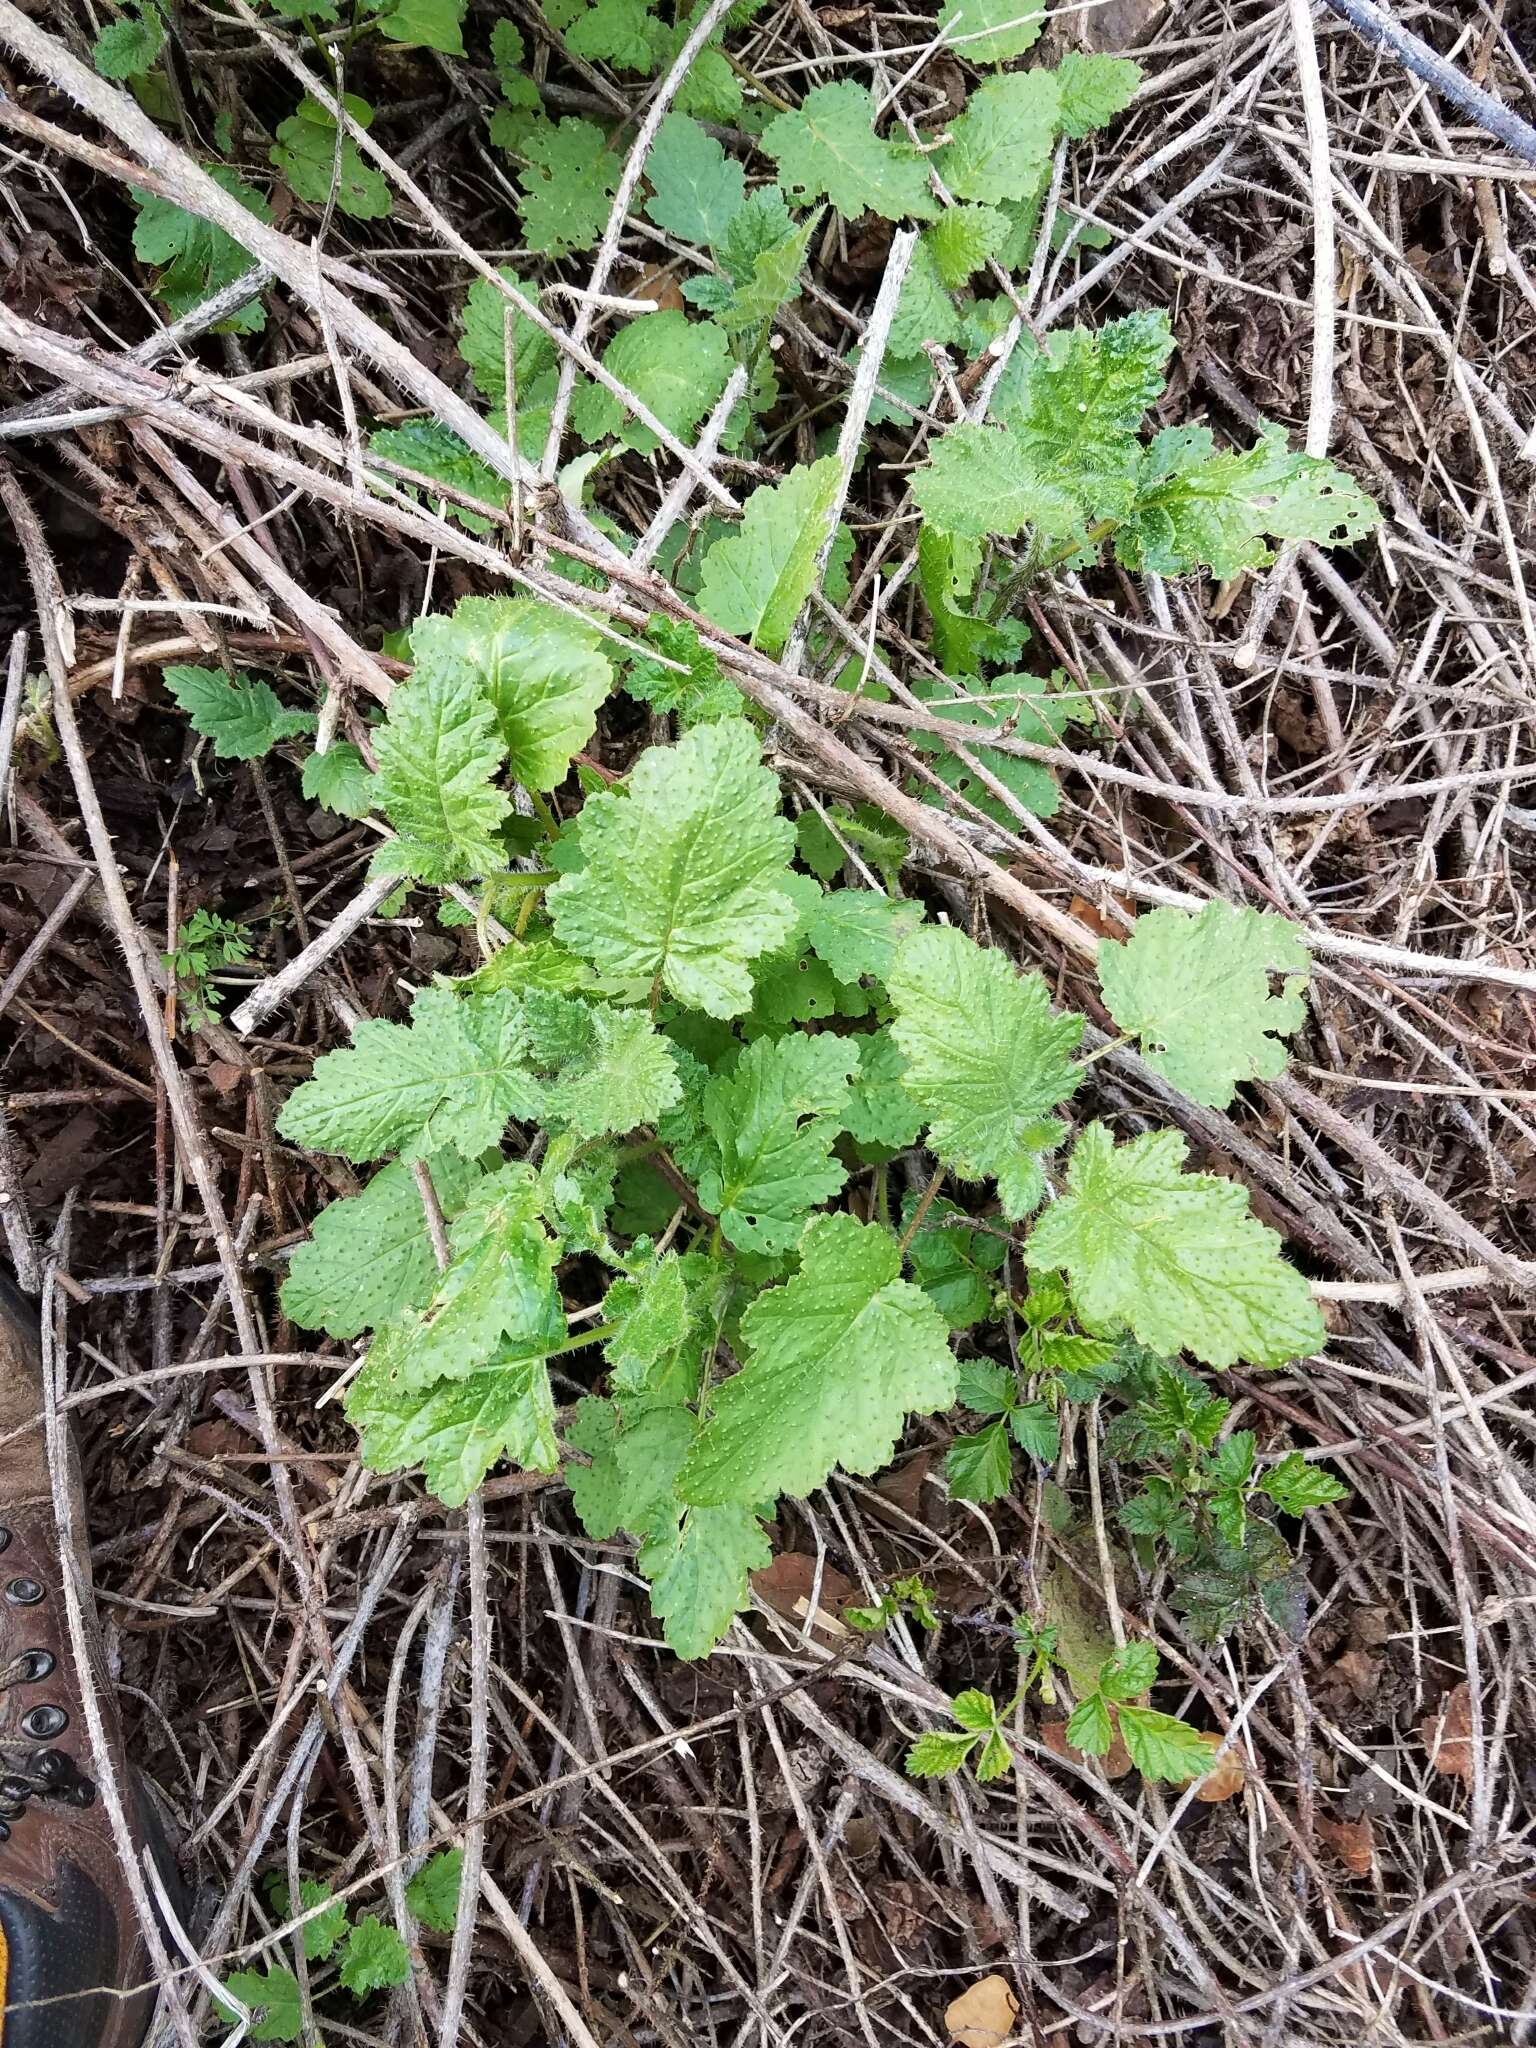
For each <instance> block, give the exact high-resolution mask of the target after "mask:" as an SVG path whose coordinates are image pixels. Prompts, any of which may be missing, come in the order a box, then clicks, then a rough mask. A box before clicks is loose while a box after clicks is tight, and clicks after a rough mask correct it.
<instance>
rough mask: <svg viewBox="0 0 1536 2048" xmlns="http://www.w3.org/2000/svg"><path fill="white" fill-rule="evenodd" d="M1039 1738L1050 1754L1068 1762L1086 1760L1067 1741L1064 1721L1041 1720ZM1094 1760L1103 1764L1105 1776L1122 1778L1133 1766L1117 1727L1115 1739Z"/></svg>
mask: <svg viewBox="0 0 1536 2048" xmlns="http://www.w3.org/2000/svg"><path fill="white" fill-rule="evenodd" d="M1040 1740H1041V1741H1042V1742H1043V1743H1044V1744H1045V1746H1046V1748H1047V1749H1048V1750H1049V1751H1050V1752H1051V1754H1052V1756H1059V1757H1064V1758H1065V1759H1066V1760H1067V1761H1068V1762H1069V1763H1074V1764H1081V1763H1086V1762H1087V1758H1086V1756H1085V1755H1084V1754H1083V1752H1082V1750H1080V1749H1074V1748H1073V1747H1072V1745H1071V1743H1070V1742H1068V1740H1067V1724H1066V1722H1065V1721H1042V1722H1041V1723H1040ZM1095 1761H1096V1762H1097V1763H1099V1764H1101V1765H1102V1766H1103V1770H1104V1775H1105V1777H1106V1778H1123V1777H1125V1775H1126V1774H1127V1772H1129V1771H1131V1770H1133V1769H1134V1768H1135V1766H1134V1765H1133V1764H1132V1762H1131V1753H1130V1751H1129V1750H1128V1749H1127V1748H1126V1746H1125V1744H1124V1743H1123V1742H1122V1741H1121V1740H1120V1731H1119V1729H1118V1728H1117V1729H1116V1730H1115V1739H1114V1741H1113V1742H1112V1743H1111V1744H1110V1745H1109V1749H1108V1751H1107V1752H1106V1754H1105V1755H1103V1756H1101V1757H1098V1758H1096V1759H1095Z"/></svg>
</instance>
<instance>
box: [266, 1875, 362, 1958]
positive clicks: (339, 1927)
mask: <svg viewBox="0 0 1536 2048" xmlns="http://www.w3.org/2000/svg"><path fill="white" fill-rule="evenodd" d="M268 1882H269V1883H270V1884H271V1886H272V1904H273V1906H274V1907H275V1909H276V1910H277V1911H278V1912H279V1913H281V1914H282V1916H283V1918H284V1919H293V1918H295V1917H297V1915H298V1914H299V1913H307V1912H308V1911H309V1910H310V1908H311V1907H312V1906H324V1907H325V1911H324V1912H323V1913H317V1914H316V1915H315V1917H314V1919H313V1920H306V1921H305V1922H304V1927H303V1934H302V1939H303V1942H304V1954H305V1958H306V1959H307V1960H308V1961H309V1962H311V1963H323V1962H324V1961H325V1959H326V1958H327V1956H329V1955H330V1953H331V1951H332V1950H333V1949H334V1948H335V1946H336V1944H337V1943H338V1942H339V1941H340V1940H341V1938H342V1936H343V1935H344V1934H345V1933H346V1931H347V1902H346V1900H345V1899H332V1898H331V1888H330V1886H329V1885H328V1884H316V1883H314V1882H313V1881H312V1880H311V1879H309V1878H307V1877H301V1878H300V1879H299V1903H298V1905H297V1906H296V1907H295V1906H294V1905H293V1904H292V1903H291V1899H292V1894H291V1893H290V1892H289V1890H288V1884H287V1880H286V1879H285V1878H281V1877H278V1878H275V1879H269V1880H268Z"/></svg>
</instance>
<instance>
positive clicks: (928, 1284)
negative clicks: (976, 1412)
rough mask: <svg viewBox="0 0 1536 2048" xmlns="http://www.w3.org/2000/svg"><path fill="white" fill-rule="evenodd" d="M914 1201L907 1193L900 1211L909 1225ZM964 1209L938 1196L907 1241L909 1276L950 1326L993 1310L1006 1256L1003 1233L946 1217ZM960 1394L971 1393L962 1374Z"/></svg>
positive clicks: (969, 1322) (963, 1396)
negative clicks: (969, 1226) (998, 1234)
mask: <svg viewBox="0 0 1536 2048" xmlns="http://www.w3.org/2000/svg"><path fill="white" fill-rule="evenodd" d="M916 1207H917V1197H916V1196H915V1195H913V1196H909V1197H908V1199H907V1201H906V1203H905V1204H904V1206H903V1212H902V1221H903V1223H904V1224H906V1225H907V1226H910V1224H911V1220H912V1216H913V1213H914V1212H915V1210H916ZM964 1215H965V1212H964V1210H962V1209H958V1208H956V1206H955V1204H954V1203H953V1202H947V1201H945V1200H944V1199H943V1197H942V1196H941V1197H940V1198H939V1199H938V1200H937V1201H935V1202H932V1203H930V1205H929V1208H928V1214H927V1216H926V1217H925V1218H924V1220H923V1222H922V1224H921V1225H920V1226H919V1228H918V1232H917V1235H916V1236H915V1237H914V1238H913V1240H912V1242H911V1244H910V1245H909V1246H908V1247H907V1258H908V1260H909V1261H910V1263H911V1267H912V1277H913V1278H914V1279H915V1280H916V1281H917V1283H918V1285H919V1286H920V1287H921V1288H922V1290H923V1292H924V1293H925V1294H927V1295H929V1296H930V1297H931V1298H932V1299H933V1301H934V1302H936V1303H937V1305H938V1308H939V1312H940V1314H941V1315H942V1316H943V1317H944V1320H945V1321H946V1322H947V1323H948V1324H949V1327H950V1328H951V1329H952V1330H968V1329H969V1328H970V1327H971V1325H972V1324H973V1323H979V1322H981V1321H982V1320H983V1318H984V1317H986V1316H989V1315H990V1314H991V1313H992V1298H993V1296H994V1295H995V1294H996V1292H997V1286H998V1282H997V1279H996V1277H995V1276H996V1274H997V1272H998V1269H999V1268H1000V1267H1001V1265H1002V1263H1003V1261H1004V1259H1005V1258H1007V1256H1008V1246H1007V1244H1006V1242H1005V1241H1004V1240H1003V1239H1002V1238H1000V1237H995V1236H993V1235H992V1234H991V1233H990V1232H986V1231H980V1230H967V1229H965V1228H963V1227H961V1225H960V1224H959V1223H954V1224H950V1223H949V1222H948V1219H949V1218H951V1217H955V1218H963V1217H964ZM946 1226H947V1227H946ZM964 1370H965V1369H964V1368H962V1373H963V1372H964ZM960 1397H961V1399H962V1400H967V1399H968V1398H969V1397H968V1396H967V1394H966V1391H965V1383H964V1380H963V1379H962V1383H961V1396H960ZM970 1405H971V1406H973V1407H974V1406H975V1403H974V1402H971V1404H970ZM980 1412H981V1413H988V1412H991V1411H988V1410H981V1411H980Z"/></svg>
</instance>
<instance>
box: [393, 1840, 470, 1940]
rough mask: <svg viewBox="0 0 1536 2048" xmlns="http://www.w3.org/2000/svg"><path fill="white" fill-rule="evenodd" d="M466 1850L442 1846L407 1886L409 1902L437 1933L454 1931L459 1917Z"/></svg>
mask: <svg viewBox="0 0 1536 2048" xmlns="http://www.w3.org/2000/svg"><path fill="white" fill-rule="evenodd" d="M463 1875H464V1851H463V1850H462V1849H440V1850H439V1851H438V1853H437V1855H435V1856H432V1857H429V1858H428V1860H427V1861H426V1862H425V1863H423V1865H422V1866H421V1868H420V1870H418V1871H417V1873H416V1875H415V1876H414V1877H413V1878H412V1879H411V1881H410V1883H409V1884H408V1885H407V1886H406V1888H405V1903H406V1904H407V1905H408V1906H409V1907H410V1909H411V1911H412V1912H413V1913H414V1914H415V1916H416V1918H417V1919H418V1920H419V1921H420V1922H421V1924H422V1926H423V1927H430V1928H431V1929H432V1932H433V1933H434V1934H452V1932H453V1930H454V1928H455V1927H456V1926H457V1925H458V1920H459V1886H460V1884H461V1882H462V1881H463Z"/></svg>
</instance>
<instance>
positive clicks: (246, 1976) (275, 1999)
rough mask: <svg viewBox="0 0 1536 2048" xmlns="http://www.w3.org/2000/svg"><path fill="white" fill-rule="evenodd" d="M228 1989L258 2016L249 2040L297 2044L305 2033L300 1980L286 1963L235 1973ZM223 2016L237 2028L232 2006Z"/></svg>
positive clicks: (228, 1977)
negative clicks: (293, 2042)
mask: <svg viewBox="0 0 1536 2048" xmlns="http://www.w3.org/2000/svg"><path fill="white" fill-rule="evenodd" d="M224 1989H225V1990H226V1991H229V1992H232V1993H233V1994H234V1996H235V1997H236V1998H238V1999H239V2000H240V2002H241V2004H242V2005H245V2006H249V2007H250V2008H251V2010H252V2011H254V2012H255V2013H256V2014H257V2015H258V2018H257V2020H256V2024H255V2025H254V2026H253V2027H252V2028H251V2030H250V2032H249V2033H248V2034H247V2035H246V2037H245V2038H246V2039H247V2040H248V2041H297V2040H298V2038H299V2036H300V2035H301V2034H302V2032H303V2031H304V2009H303V2007H302V2006H301V2004H300V2003H299V1980H298V1978H297V1977H295V1975H294V1974H293V1972H292V1970H290V1969H289V1968H288V1966H287V1965H286V1964H285V1963H269V1964H268V1965H267V1967H266V1968H265V1969H263V1970H232V1971H231V1972H230V1974H229V1975H228V1976H227V1977H226V1978H225V1979H224ZM223 2016H224V2018H225V2019H226V2020H227V2021H228V2022H229V2023H230V2025H231V2026H233V2025H234V2023H235V2014H234V2012H233V2011H232V2009H231V2008H230V2007H228V2006H225V2007H224V2008H223Z"/></svg>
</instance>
